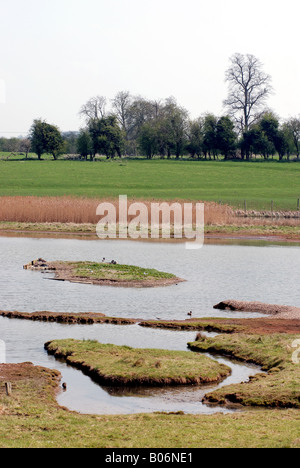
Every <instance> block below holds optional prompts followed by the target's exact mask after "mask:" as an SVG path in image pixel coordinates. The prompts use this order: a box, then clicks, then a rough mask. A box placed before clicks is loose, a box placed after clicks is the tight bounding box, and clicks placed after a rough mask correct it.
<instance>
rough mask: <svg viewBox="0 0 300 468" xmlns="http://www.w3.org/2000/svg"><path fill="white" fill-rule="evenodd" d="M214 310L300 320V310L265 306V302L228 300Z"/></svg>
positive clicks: (290, 307)
mask: <svg viewBox="0 0 300 468" xmlns="http://www.w3.org/2000/svg"><path fill="white" fill-rule="evenodd" d="M214 309H219V310H230V311H236V312H256V313H260V314H267V315H272V316H277V317H278V316H280V317H281V318H290V319H299V320H300V308H299V307H293V306H285V305H276V304H264V303H263V302H247V301H235V300H226V301H222V302H220V303H219V304H216V305H215V306H214Z"/></svg>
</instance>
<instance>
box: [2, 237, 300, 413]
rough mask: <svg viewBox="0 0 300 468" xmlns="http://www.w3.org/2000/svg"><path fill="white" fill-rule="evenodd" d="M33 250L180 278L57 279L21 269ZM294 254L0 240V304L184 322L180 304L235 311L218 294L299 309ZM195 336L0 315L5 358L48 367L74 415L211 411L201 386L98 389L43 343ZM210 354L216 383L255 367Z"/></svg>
mask: <svg viewBox="0 0 300 468" xmlns="http://www.w3.org/2000/svg"><path fill="white" fill-rule="evenodd" d="M38 257H43V258H45V259H46V260H49V261H51V260H94V261H101V260H102V258H103V257H105V258H106V259H107V260H112V259H114V260H116V261H118V262H119V263H128V264H134V265H138V266H144V267H153V268H157V269H159V270H162V271H166V272H171V273H174V274H176V275H178V276H179V277H181V278H184V279H185V280H186V282H184V283H179V284H178V285H174V286H170V287H166V288H165V287H162V288H155V289H129V288H109V287H99V286H98V287H97V286H91V285H80V284H71V283H61V282H56V281H50V280H49V279H47V275H43V274H41V273H38V272H30V271H25V270H23V268H22V267H23V265H24V264H25V263H28V262H29V261H31V260H33V259H36V258H38ZM299 260H300V248H299V247H296V246H294V247H279V246H258V245H250V246H240V245H205V246H204V247H203V248H202V249H201V250H186V249H185V248H184V244H166V243H155V244H152V243H142V242H127V241H100V240H97V241H91V240H71V239H68V240H62V239H29V238H0V309H2V310H18V311H24V312H34V311H43V310H49V311H54V312H102V313H104V314H106V315H110V316H116V317H132V318H142V319H155V318H161V319H185V318H187V316H186V314H187V312H189V311H190V310H192V311H193V313H194V316H198V317H204V316H207V317H212V316H222V317H231V316H234V317H238V316H245V314H236V313H231V312H221V311H216V310H214V309H213V305H214V304H216V303H217V302H220V301H221V300H224V299H238V300H258V301H262V302H270V303H277V304H289V305H295V306H299V302H300V295H299V290H298V287H297V286H298V285H297V271H299V267H298V265H299ZM246 316H247V317H255V316H258V314H247V315H246ZM195 335H196V333H195V332H175V331H168V330H153V329H148V328H147V329H145V328H142V327H140V326H138V325H133V326H113V325H93V326H88V325H84V326H83V325H71V326H70V325H60V324H47V323H37V322H27V321H19V320H9V319H5V318H1V317H0V340H3V341H4V342H5V345H6V362H11V363H18V362H25V361H30V362H33V363H34V364H35V365H42V366H45V367H49V368H55V369H58V370H59V371H60V372H61V373H62V378H63V381H65V382H67V385H68V387H67V392H64V393H61V394H60V395H59V396H58V402H59V404H61V405H63V406H67V407H68V408H69V409H71V410H75V411H79V412H82V413H93V414H97V413H98V414H128V413H139V412H153V411H184V412H186V413H211V412H215V411H220V409H216V408H209V407H206V406H205V405H202V403H201V400H202V398H203V396H204V395H205V393H207V392H208V391H211V389H212V388H209V387H205V388H198V387H192V388H187V387H185V388H177V389H163V390H161V389H155V390H153V389H143V390H137V389H134V390H124V389H123V390H118V389H112V388H109V387H99V386H98V385H96V384H94V383H93V382H92V381H91V380H90V379H89V378H88V377H87V376H85V375H83V374H82V373H81V372H79V371H77V370H74V369H72V368H71V367H68V366H66V365H65V364H64V363H63V362H58V361H57V360H55V359H54V358H53V357H52V356H48V355H47V353H46V352H45V351H44V343H45V342H46V341H49V340H53V339H59V338H76V339H96V340H99V341H100V342H102V343H113V344H117V345H128V346H133V347H140V348H161V349H174V350H187V343H188V342H189V341H194V339H195ZM187 352H188V351H187ZM218 360H220V362H223V363H225V364H228V365H230V367H231V368H232V375H231V376H230V378H229V379H226V380H225V381H224V382H223V383H222V385H228V384H229V383H234V382H241V381H246V380H247V379H248V378H249V376H250V375H253V374H255V373H257V372H258V369H257V368H255V367H253V366H245V365H242V364H239V363H232V362H230V363H229V361H227V360H226V359H223V358H220V359H218ZM222 412H225V410H224V409H222Z"/></svg>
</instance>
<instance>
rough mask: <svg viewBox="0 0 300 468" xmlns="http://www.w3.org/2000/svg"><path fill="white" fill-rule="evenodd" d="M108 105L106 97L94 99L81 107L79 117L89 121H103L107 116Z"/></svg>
mask: <svg viewBox="0 0 300 468" xmlns="http://www.w3.org/2000/svg"><path fill="white" fill-rule="evenodd" d="M106 103H107V101H106V98H105V97H104V96H96V97H93V98H91V99H89V100H88V102H87V103H86V104H84V105H83V106H82V107H81V109H80V111H79V115H80V116H82V117H83V118H85V119H86V120H87V121H89V120H91V119H102V118H104V117H105V114H106Z"/></svg>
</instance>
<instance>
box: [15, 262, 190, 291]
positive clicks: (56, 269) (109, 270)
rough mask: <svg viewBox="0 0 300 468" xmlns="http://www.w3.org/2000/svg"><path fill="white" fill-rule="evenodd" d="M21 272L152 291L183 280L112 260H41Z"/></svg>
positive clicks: (64, 279)
mask: <svg viewBox="0 0 300 468" xmlns="http://www.w3.org/2000/svg"><path fill="white" fill-rule="evenodd" d="M23 268H24V269H25V270H31V271H40V272H43V273H53V274H54V278H53V279H54V280H57V281H70V282H72V283H83V284H93V285H100V286H101V285H102V286H118V287H134V288H153V287H159V286H170V285H173V284H178V283H179V282H183V281H184V280H183V279H181V278H178V277H176V276H175V275H172V274H171V273H164V272H161V271H158V270H155V269H149V268H148V269H147V268H140V267H137V266H132V265H119V264H118V263H117V262H116V261H114V260H112V261H111V262H110V263H107V262H106V261H105V259H104V261H103V262H102V263H96V262H61V261H56V262H47V261H46V260H43V259H42V258H39V259H38V260H33V261H32V262H30V263H29V264H27V265H24V267H23Z"/></svg>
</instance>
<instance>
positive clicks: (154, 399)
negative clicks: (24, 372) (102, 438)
mask: <svg viewBox="0 0 300 468" xmlns="http://www.w3.org/2000/svg"><path fill="white" fill-rule="evenodd" d="M0 334H1V337H2V339H3V341H5V343H6V351H7V362H11V363H19V362H25V361H27V362H28V361H29V362H32V363H33V364H35V365H40V366H43V367H47V368H50V369H57V370H59V371H60V372H61V374H62V382H66V383H67V391H65V392H63V391H62V392H61V393H60V394H59V395H58V402H59V404H60V405H62V406H65V407H67V408H69V409H71V410H73V411H78V412H81V413H89V414H131V413H141V412H143V413H146V412H154V411H168V412H169V411H184V412H186V413H195V414H196V413H207V414H210V413H214V412H216V411H220V409H218V408H209V407H207V406H205V405H203V404H202V403H201V400H202V398H203V397H204V395H205V393H207V392H208V391H211V390H213V389H214V388H216V387H217V386H216V385H213V386H210V385H206V386H203V387H197V386H192V387H188V386H183V387H172V388H163V389H160V388H154V389H153V388H139V389H132V388H126V389H124V388H122V389H120V388H111V387H108V386H107V387H106V386H103V387H101V386H99V385H98V384H96V383H94V382H93V381H92V380H91V379H90V378H89V377H88V376H85V375H84V374H83V373H82V372H80V371H78V370H76V369H74V368H72V367H71V366H68V365H66V364H65V363H64V361H62V360H56V359H55V358H54V357H53V356H49V355H48V354H47V352H46V351H45V350H44V344H45V343H46V342H47V341H50V340H55V339H65V338H74V339H81V340H83V339H86V340H87V339H91V340H98V341H100V342H101V343H112V344H117V345H128V346H132V347H136V348H159V349H171V350H182V351H187V352H190V351H188V350H187V343H188V342H190V341H194V340H195V336H196V333H195V332H182V331H170V330H159V329H155V330H154V329H151V328H144V327H140V326H138V325H133V326H126V327H124V326H119V325H100V324H96V325H93V326H89V325H65V324H57V323H43V322H27V321H22V320H9V319H6V318H3V317H0ZM213 359H217V360H219V361H220V362H222V363H224V364H227V365H230V367H232V375H231V376H230V377H228V379H226V380H224V382H222V384H221V385H225V384H226V385H227V384H229V383H236V382H241V381H246V380H247V379H248V378H249V376H250V375H254V374H256V373H257V367H254V366H244V365H242V364H241V363H233V364H231V363H230V362H229V361H228V360H227V359H224V358H216V357H215V356H214V357H213ZM227 411H228V410H225V409H222V412H227Z"/></svg>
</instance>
